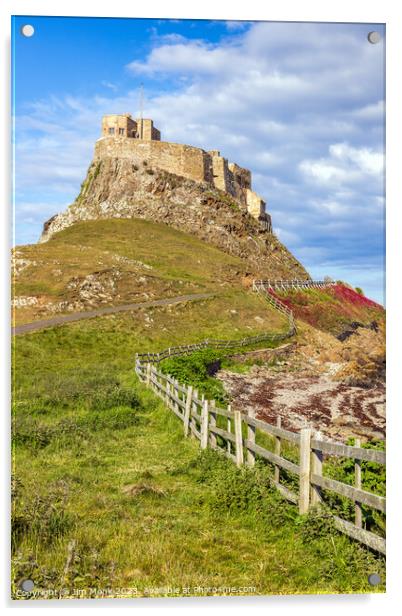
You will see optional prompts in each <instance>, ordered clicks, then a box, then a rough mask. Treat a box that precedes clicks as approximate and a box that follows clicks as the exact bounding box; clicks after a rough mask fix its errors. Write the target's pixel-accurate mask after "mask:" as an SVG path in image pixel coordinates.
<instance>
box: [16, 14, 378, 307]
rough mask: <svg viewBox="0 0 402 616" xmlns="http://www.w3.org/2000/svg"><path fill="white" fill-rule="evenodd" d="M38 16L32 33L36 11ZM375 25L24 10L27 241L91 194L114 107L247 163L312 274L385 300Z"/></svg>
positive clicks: (21, 155) (22, 218)
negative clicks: (89, 176)
mask: <svg viewBox="0 0 402 616" xmlns="http://www.w3.org/2000/svg"><path fill="white" fill-rule="evenodd" d="M25 23H30V24H32V25H33V26H34V27H35V34H34V36H33V37H31V38H24V37H23V36H22V35H21V33H20V28H21V26H22V25H23V24H25ZM371 30H377V31H379V32H380V33H381V34H382V36H384V35H385V32H384V28H383V26H381V25H378V24H377V25H375V24H358V25H356V24H353V25H352V24H323V23H315V24H313V23H311V24H301V23H270V22H227V21H226V22H225V21H202V20H200V21H193V20H182V21H178V20H156V19H148V20H146V19H131V20H129V19H127V20H124V19H95V18H86V19H85V18H59V17H54V18H48V17H31V18H27V17H17V18H15V20H14V43H13V64H14V71H13V73H14V113H15V131H14V138H15V193H14V201H15V242H16V244H26V243H33V242H36V241H37V239H38V237H39V235H40V232H41V228H42V224H43V222H44V221H45V220H47V219H48V218H49V217H50V216H52V215H53V214H56V213H57V212H59V211H61V210H63V209H65V207H66V206H67V205H69V204H70V203H71V202H72V201H73V200H74V198H75V196H76V195H77V194H78V192H79V188H80V184H81V182H82V180H83V179H84V176H85V173H86V169H87V167H88V165H89V163H90V161H91V158H92V153H93V145H94V141H95V140H96V139H97V138H98V137H99V134H100V121H101V116H102V115H103V114H105V113H125V112H130V113H132V114H133V115H137V113H138V110H139V87H140V84H141V83H142V84H143V85H144V90H145V106H144V115H145V116H146V117H152V118H153V119H154V121H155V123H156V126H157V127H158V128H159V129H160V130H161V131H162V139H163V140H165V141H174V142H179V143H188V144H192V145H196V146H199V147H202V148H204V149H219V150H220V151H221V154H223V155H224V156H225V157H227V158H228V159H229V160H230V161H235V162H237V163H238V164H240V165H243V166H245V167H248V168H249V169H251V170H252V173H253V188H254V190H256V191H257V192H258V193H259V194H261V196H263V197H264V199H265V200H266V201H267V204H268V211H269V212H270V213H271V215H272V219H273V226H274V231H275V233H277V235H278V236H279V238H280V239H281V240H282V241H283V242H284V243H285V244H286V245H287V246H288V248H289V249H290V250H292V252H293V253H294V254H295V255H296V257H297V258H298V259H300V260H301V261H302V262H303V264H304V265H305V266H306V268H307V269H308V270H309V272H310V273H311V275H312V276H314V277H317V278H320V277H322V276H324V275H329V276H331V277H333V278H335V279H343V280H346V281H348V282H350V283H351V284H354V285H357V286H361V287H363V289H364V291H365V292H366V294H367V295H369V296H371V297H372V298H374V299H377V300H378V301H380V302H383V299H384V298H383V284H384V213H385V202H384V120H385V113H384V45H383V42H382V41H381V42H380V43H378V44H375V45H373V44H370V43H369V42H368V40H367V34H368V32H370V31H371Z"/></svg>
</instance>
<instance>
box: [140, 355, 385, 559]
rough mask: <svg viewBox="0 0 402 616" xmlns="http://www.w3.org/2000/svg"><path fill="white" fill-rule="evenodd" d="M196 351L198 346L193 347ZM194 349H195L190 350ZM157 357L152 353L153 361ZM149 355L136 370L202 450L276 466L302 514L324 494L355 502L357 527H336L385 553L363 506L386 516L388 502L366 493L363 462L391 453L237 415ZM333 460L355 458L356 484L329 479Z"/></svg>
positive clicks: (277, 479) (277, 478)
mask: <svg viewBox="0 0 402 616" xmlns="http://www.w3.org/2000/svg"><path fill="white" fill-rule="evenodd" d="M190 347H194V345H190ZM186 348H189V347H186ZM202 348H205V347H204V346H202ZM150 355H152V354H147V356H150ZM143 358H144V355H142V356H140V355H137V356H136V363H135V371H136V373H137V375H138V377H139V378H140V380H141V381H142V382H144V383H145V384H146V385H147V386H148V387H151V388H152V389H153V391H154V392H155V393H156V394H157V395H158V396H159V397H160V398H162V399H163V400H164V402H165V404H166V406H167V407H169V408H170V409H171V410H172V411H173V412H174V413H175V415H176V416H177V417H178V418H179V419H180V420H181V421H182V422H183V429H184V434H185V435H186V436H187V435H190V436H193V437H195V438H197V439H198V440H199V441H200V445H201V448H202V449H206V448H207V447H211V448H213V449H218V450H220V451H222V452H223V453H224V454H225V455H226V456H227V457H228V458H229V459H231V460H233V461H234V462H235V463H236V464H237V465H238V466H241V465H243V464H247V465H249V466H253V465H254V464H255V460H256V458H259V459H263V460H265V461H267V462H269V463H270V464H271V465H273V468H274V473H273V476H272V479H271V481H272V484H273V485H274V486H275V487H276V488H277V489H278V490H279V491H280V493H281V494H282V496H284V497H285V498H286V499H287V500H289V501H291V502H292V503H295V504H297V505H298V507H299V512H300V514H305V513H307V512H308V511H309V510H310V508H311V507H312V506H314V505H319V503H321V502H322V499H323V492H324V491H326V490H329V491H331V492H334V493H336V494H338V495H340V496H343V497H346V498H347V499H350V500H351V501H352V502H353V503H354V504H355V521H354V523H352V522H349V521H347V520H344V519H342V518H340V517H338V516H333V519H334V523H335V526H336V528H337V529H338V530H340V531H341V532H343V533H345V534H347V535H348V536H349V537H352V538H353V539H356V540H358V541H360V542H361V543H363V544H365V545H366V546H368V547H370V548H372V549H373V550H376V551H378V552H381V553H383V554H385V539H384V538H383V537H380V536H379V535H377V534H375V533H373V532H370V531H368V530H365V529H364V528H363V527H362V505H366V506H368V507H370V508H372V509H375V510H377V511H380V512H382V513H385V497H383V496H379V495H378V494H374V493H372V492H368V491H367V490H364V489H362V487H361V467H360V464H361V462H362V461H369V462H376V463H377V464H380V465H385V452H383V451H378V450H373V449H364V448H362V447H360V446H357V444H356V446H353V447H351V446H347V445H343V444H341V443H336V442H332V441H326V440H323V438H322V437H321V436H320V434H319V433H314V432H313V431H312V429H311V428H309V427H306V428H303V429H302V430H301V431H300V433H294V432H290V431H289V430H284V429H283V428H282V427H281V424H280V421H278V424H277V425H276V426H274V425H271V424H269V423H266V422H265V421H261V420H259V419H256V418H254V417H251V416H249V415H245V414H244V413H241V412H240V411H232V410H231V408H230V406H229V407H228V408H226V409H224V408H220V407H218V406H217V405H216V404H215V401H214V400H205V399H204V396H203V395H201V396H200V395H199V394H198V392H197V390H196V389H194V388H193V387H192V386H191V385H189V386H185V385H182V384H180V383H179V382H178V381H177V380H175V379H174V378H173V377H172V376H170V375H167V374H164V373H163V372H161V371H159V370H158V369H157V366H156V365H155V363H151V362H155V361H161V359H160V358H159V359H158V360H151V359H147V361H146V362H145V361H144V359H143ZM257 434H259V435H261V434H264V435H269V436H270V437H272V438H273V439H274V443H275V445H274V451H271V450H270V449H267V448H266V447H264V446H262V445H261V444H257V442H256V436H257ZM284 443H290V444H291V445H292V446H293V447H295V448H296V449H297V451H298V463H295V462H292V461H290V460H289V459H287V458H286V457H284V455H283V445H284ZM329 456H338V457H342V458H351V459H353V460H354V461H355V482H354V483H355V485H353V486H352V485H349V484H346V483H343V482H341V481H337V480H335V479H331V478H330V477H326V476H325V475H324V474H323V462H324V459H326V458H328V457H329ZM283 471H286V473H290V475H291V476H296V477H298V491H297V492H295V491H292V490H291V489H289V487H286V486H285V485H283V483H282V482H281V474H283Z"/></svg>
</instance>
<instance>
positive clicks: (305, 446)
mask: <svg viewBox="0 0 402 616" xmlns="http://www.w3.org/2000/svg"><path fill="white" fill-rule="evenodd" d="M310 441H311V428H302V429H301V430H300V462H299V464H300V478H299V513H300V514H303V513H307V512H308V510H309V504H310Z"/></svg>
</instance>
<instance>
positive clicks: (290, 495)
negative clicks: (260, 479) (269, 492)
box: [269, 478, 299, 505]
mask: <svg viewBox="0 0 402 616" xmlns="http://www.w3.org/2000/svg"><path fill="white" fill-rule="evenodd" d="M269 482H270V483H271V485H273V486H274V487H275V488H276V489H277V490H278V492H280V493H281V494H282V496H283V497H284V498H286V500H288V501H290V502H291V503H294V504H295V505H297V503H298V502H299V497H298V496H297V494H296V493H295V492H292V491H291V490H289V488H287V487H286V486H284V485H282V484H281V483H279V482H278V481H275V479H271V478H270V479H269Z"/></svg>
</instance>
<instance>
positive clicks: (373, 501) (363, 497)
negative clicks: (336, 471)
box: [311, 474, 386, 513]
mask: <svg viewBox="0 0 402 616" xmlns="http://www.w3.org/2000/svg"><path fill="white" fill-rule="evenodd" d="M311 483H313V484H315V485H318V486H320V487H321V488H324V489H326V490H332V492H336V493H337V494H340V495H341V496H346V497H347V498H350V499H351V500H352V501H358V502H359V503H363V504H364V505H368V506H369V507H373V509H377V510H378V511H382V512H383V513H385V504H386V499H385V497H384V496H378V494H373V493H372V492H367V491H366V490H359V489H358V488H355V487H353V486H349V485H347V484H346V483H342V482H340V481H336V479H330V478H329V477H322V476H320V475H314V474H312V475H311Z"/></svg>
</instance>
